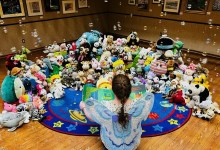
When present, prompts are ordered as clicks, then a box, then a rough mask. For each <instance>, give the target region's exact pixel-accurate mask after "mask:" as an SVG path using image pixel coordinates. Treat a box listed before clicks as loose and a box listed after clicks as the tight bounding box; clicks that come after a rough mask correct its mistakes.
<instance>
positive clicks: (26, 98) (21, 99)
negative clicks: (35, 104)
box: [18, 94, 32, 104]
mask: <svg viewBox="0 0 220 150" xmlns="http://www.w3.org/2000/svg"><path fill="white" fill-rule="evenodd" d="M18 100H19V103H20V104H21V103H27V102H32V95H31V94H24V95H21V96H20V97H19V99H18Z"/></svg>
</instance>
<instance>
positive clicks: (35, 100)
mask: <svg viewBox="0 0 220 150" xmlns="http://www.w3.org/2000/svg"><path fill="white" fill-rule="evenodd" d="M43 104H44V103H43V101H42V100H41V99H40V97H39V96H34V97H33V105H34V108H37V109H42V108H43V106H44V105H43Z"/></svg>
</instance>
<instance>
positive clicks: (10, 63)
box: [5, 54, 21, 71]
mask: <svg viewBox="0 0 220 150" xmlns="http://www.w3.org/2000/svg"><path fill="white" fill-rule="evenodd" d="M5 66H6V68H7V69H8V70H9V71H11V70H12V68H14V67H18V68H21V62H20V61H19V60H14V55H13V54H10V55H7V56H6V62H5Z"/></svg>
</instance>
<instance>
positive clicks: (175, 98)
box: [169, 89, 186, 105]
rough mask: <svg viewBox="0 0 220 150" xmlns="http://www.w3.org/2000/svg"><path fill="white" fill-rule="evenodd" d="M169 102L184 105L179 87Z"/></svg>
mask: <svg viewBox="0 0 220 150" xmlns="http://www.w3.org/2000/svg"><path fill="white" fill-rule="evenodd" d="M169 102H170V103H178V104H182V105H186V102H185V99H184V97H183V92H182V90H181V89H178V90H177V91H176V92H175V93H174V94H173V95H172V96H171V99H170V100H169Z"/></svg>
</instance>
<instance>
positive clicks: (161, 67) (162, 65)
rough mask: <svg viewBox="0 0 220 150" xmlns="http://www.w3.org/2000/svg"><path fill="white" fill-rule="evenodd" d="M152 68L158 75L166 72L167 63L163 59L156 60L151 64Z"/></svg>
mask: <svg viewBox="0 0 220 150" xmlns="http://www.w3.org/2000/svg"><path fill="white" fill-rule="evenodd" d="M150 70H151V71H153V72H154V73H155V74H157V75H162V74H166V72H167V64H166V62H164V61H162V60H154V61H153V62H152V63H151V65H150Z"/></svg>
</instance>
